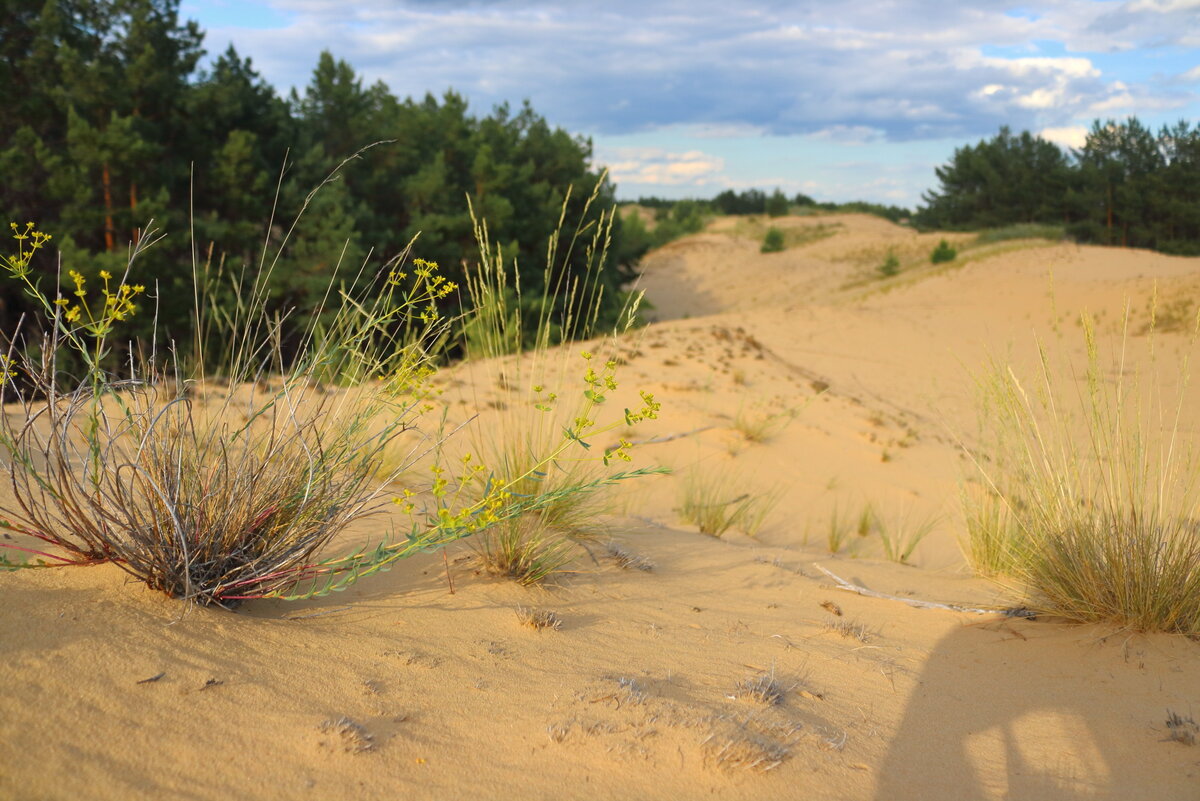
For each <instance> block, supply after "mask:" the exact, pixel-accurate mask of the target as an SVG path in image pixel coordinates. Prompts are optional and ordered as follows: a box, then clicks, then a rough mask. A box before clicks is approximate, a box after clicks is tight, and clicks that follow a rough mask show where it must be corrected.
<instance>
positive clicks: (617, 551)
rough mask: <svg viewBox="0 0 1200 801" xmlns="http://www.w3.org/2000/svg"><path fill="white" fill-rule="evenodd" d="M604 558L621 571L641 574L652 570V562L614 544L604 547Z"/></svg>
mask: <svg viewBox="0 0 1200 801" xmlns="http://www.w3.org/2000/svg"><path fill="white" fill-rule="evenodd" d="M604 557H605V558H606V559H609V560H610V561H612V563H613V564H615V565H616V566H617V567H619V568H621V569H622V570H640V571H642V572H643V573H650V572H652V571H653V570H654V562H652V561H651V560H649V559H647V558H646V557H644V556H642V555H641V554H636V553H634V552H633V551H631V550H629V549H628V548H626V547H625V546H623V545H620V544H618V543H615V542H610V543H608V544H607V545H605V546H604Z"/></svg>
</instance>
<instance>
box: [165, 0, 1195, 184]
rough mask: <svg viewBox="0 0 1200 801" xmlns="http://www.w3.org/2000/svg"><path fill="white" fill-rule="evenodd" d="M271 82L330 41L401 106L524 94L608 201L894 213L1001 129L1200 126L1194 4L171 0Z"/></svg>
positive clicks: (479, 104)
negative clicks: (754, 194) (598, 169)
mask: <svg viewBox="0 0 1200 801" xmlns="http://www.w3.org/2000/svg"><path fill="white" fill-rule="evenodd" d="M180 12H181V15H182V16H183V17H184V18H187V19H194V20H196V21H198V22H199V23H200V25H201V27H202V28H204V29H205V31H206V32H207V36H206V39H205V46H206V49H207V50H208V52H209V53H210V55H217V54H219V53H221V52H223V51H224V50H225V49H226V47H227V46H228V45H229V44H230V43H232V44H233V45H234V46H235V47H236V48H237V50H238V52H239V53H240V54H241V55H242V56H249V57H250V58H251V59H252V60H253V63H254V66H255V68H256V69H257V70H258V71H259V72H260V73H261V74H262V75H263V77H264V78H266V79H267V80H268V81H270V82H271V83H272V84H273V85H275V86H276V88H277V89H279V90H280V91H281V92H283V93H286V92H288V91H290V90H291V88H293V87H296V88H298V89H300V90H301V91H302V90H303V87H304V86H305V85H306V84H307V83H308V82H309V78H310V76H311V74H312V70H313V67H314V66H315V65H316V62H317V57H318V55H319V54H320V52H321V51H322V50H329V51H330V52H332V53H333V55H334V56H335V57H337V58H341V59H344V60H346V61H347V62H349V63H350V64H351V65H352V66H353V67H354V68H355V69H356V70H357V71H358V72H359V74H360V75H361V76H362V77H363V79H364V81H365V82H366V83H368V84H369V83H374V82H375V81H377V80H381V81H383V82H384V83H386V84H387V85H388V87H389V88H390V89H391V90H392V92H393V93H394V94H396V95H398V96H400V97H407V96H414V97H421V96H424V94H425V93H426V92H433V93H434V94H436V95H440V94H441V93H442V92H444V91H445V90H446V89H450V88H453V89H454V90H455V91H457V92H459V93H460V94H462V95H463V96H464V97H466V99H467V100H468V101H469V102H470V104H471V106H470V107H471V109H473V110H474V112H475V113H477V114H481V115H483V114H487V113H489V112H490V111H491V109H492V108H493V107H494V106H495V105H496V104H498V103H502V102H506V101H507V102H509V103H510V104H512V105H514V106H516V105H519V104H520V103H521V102H522V101H523V100H526V99H528V100H529V101H530V102H531V103H532V105H533V108H534V110H535V111H536V112H538V113H539V114H541V115H542V116H544V117H545V118H546V119H547V120H548V121H549V122H550V123H551V124H552V125H556V126H560V127H562V128H565V129H567V130H568V131H571V132H572V133H575V134H579V135H583V136H586V137H590V138H591V140H592V142H593V146H594V161H595V163H596V165H605V166H607V167H608V169H609V171H610V174H611V176H612V177H613V179H614V181H615V182H616V184H617V191H618V197H619V198H621V199H634V198H637V197H639V196H643V195H657V196H660V197H671V198H678V197H712V196H713V195H715V194H717V193H718V192H721V191H723V190H725V189H734V190H739V191H740V190H742V189H747V188H753V187H757V188H760V189H764V190H766V191H770V190H772V189H774V188H776V187H778V188H780V189H782V190H783V191H784V192H786V193H787V194H789V195H793V194H795V193H797V192H804V193H805V194H808V195H811V196H813V197H815V198H816V199H818V200H822V201H837V202H841V201H848V200H859V199H862V200H870V201H874V202H878V203H887V204H897V205H905V206H910V207H912V206H915V205H918V204H919V203H920V199H921V194H922V192H923V191H925V190H927V189H930V188H934V187H936V184H937V180H936V177H935V175H934V168H935V167H937V166H939V165H941V164H945V163H946V162H948V161H949V160H950V158H951V157H952V156H953V154H954V150H955V148H956V147H962V146H964V145H967V144H973V143H975V142H977V141H979V140H980V139H986V138H989V137H991V136H994V135H995V134H996V133H997V132H998V130H999V128H1000V126H1001V125H1008V126H1010V127H1011V128H1012V129H1014V130H1015V131H1021V130H1029V131H1031V132H1034V133H1037V134H1040V135H1041V136H1043V137H1045V138H1047V139H1050V140H1052V141H1055V142H1057V143H1059V144H1061V145H1063V146H1064V147H1069V146H1078V145H1079V144H1081V143H1082V140H1083V135H1084V133H1085V131H1086V130H1087V128H1089V127H1090V126H1091V124H1092V121H1093V120H1095V119H1097V118H1100V119H1108V118H1124V117H1127V116H1130V115H1136V116H1138V117H1139V118H1140V119H1141V120H1142V121H1143V122H1146V123H1149V124H1151V125H1152V126H1154V127H1156V128H1157V127H1158V126H1159V125H1161V124H1165V123H1173V122H1175V121H1177V120H1179V119H1188V120H1190V121H1192V122H1196V121H1198V120H1200V0H1047V1H1046V2H1025V3H1010V2H994V1H992V2H989V1H987V0H957V2H953V3H948V2H945V0H911V1H909V2H906V1H904V0H855V1H854V2H847V3H840V4H839V3H835V2H830V1H829V0H824V1H823V2H819V3H818V2H809V0H793V1H792V2H774V1H773V0H735V1H734V2H729V0H720V1H719V2H718V1H717V0H661V1H660V0H639V2H631V0H609V1H608V2H605V3H594V2H585V1H583V0H558V1H557V2H549V0H495V1H494V2H488V1H487V0H351V1H350V2H347V1H346V0H182V2H181V6H180Z"/></svg>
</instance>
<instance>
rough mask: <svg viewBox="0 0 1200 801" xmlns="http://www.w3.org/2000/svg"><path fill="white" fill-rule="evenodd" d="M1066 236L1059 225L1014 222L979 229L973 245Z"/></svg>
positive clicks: (1055, 239)
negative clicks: (998, 226) (984, 229)
mask: <svg viewBox="0 0 1200 801" xmlns="http://www.w3.org/2000/svg"><path fill="white" fill-rule="evenodd" d="M1066 236H1067V232H1066V230H1065V229H1064V228H1063V227H1062V226H1061V225H1046V224H1044V223H1014V224H1013V225H1006V226H1004V227H1003V228H989V229H987V230H986V231H980V232H979V233H978V234H977V235H976V236H975V241H974V243H973V244H974V245H991V244H994V243H996V242H1008V241H1010V240H1013V239H1048V240H1050V241H1051V242H1061V241H1062V240H1063V239H1065V238H1066Z"/></svg>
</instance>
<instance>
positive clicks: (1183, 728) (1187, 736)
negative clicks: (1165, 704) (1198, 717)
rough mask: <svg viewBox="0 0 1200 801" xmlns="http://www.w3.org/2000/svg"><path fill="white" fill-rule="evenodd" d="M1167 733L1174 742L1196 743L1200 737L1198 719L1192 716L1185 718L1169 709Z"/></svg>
mask: <svg viewBox="0 0 1200 801" xmlns="http://www.w3.org/2000/svg"><path fill="white" fill-rule="evenodd" d="M1167 734H1168V736H1169V738H1170V739H1171V740H1172V741H1174V742H1177V743H1183V744H1184V745H1195V744H1196V738H1197V737H1200V726H1197V725H1196V721H1194V720H1192V719H1191V718H1190V717H1186V718H1185V717H1183V716H1182V715H1179V714H1177V713H1175V712H1172V711H1171V710H1169V709H1168V710H1167Z"/></svg>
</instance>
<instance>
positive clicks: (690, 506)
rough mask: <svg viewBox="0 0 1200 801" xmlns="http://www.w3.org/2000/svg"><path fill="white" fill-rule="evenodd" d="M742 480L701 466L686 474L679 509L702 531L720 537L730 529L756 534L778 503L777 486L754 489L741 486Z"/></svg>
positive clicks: (684, 518)
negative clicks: (745, 488)
mask: <svg viewBox="0 0 1200 801" xmlns="http://www.w3.org/2000/svg"><path fill="white" fill-rule="evenodd" d="M741 486H742V482H741V481H740V480H738V479H736V478H734V479H733V480H731V479H730V476H729V475H727V474H722V473H718V472H716V471H711V472H710V471H706V470H703V469H701V468H700V467H699V466H697V467H694V468H692V469H691V470H689V471H688V473H687V474H686V475H685V476H684V477H683V482H682V484H681V499H680V508H679V513H680V516H681V517H682V518H683V520H684V521H685V522H687V523H692V524H694V525H695V526H696V527H697V528H698V529H700V531H701V533H704V534H708V535H709V536H712V537H720V536H722V535H723V534H725V532H727V531H730V530H731V529H733V530H737V531H741V532H742V533H743V534H746V535H747V536H750V537H753V536H756V535H757V534H758V532H759V531H760V530H762V527H763V525H764V524H765V523H766V521H767V519H768V518H769V517H770V515H771V513H772V512H773V511H774V510H775V507H776V506H778V504H779V501H780V497H781V493H780V492H779V490H777V489H772V490H767V491H766V492H760V493H755V492H752V491H750V490H741V489H739V487H741Z"/></svg>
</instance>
